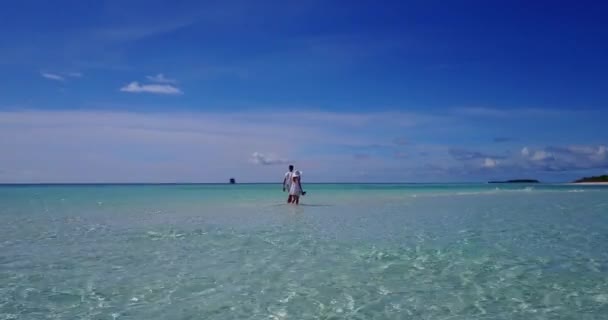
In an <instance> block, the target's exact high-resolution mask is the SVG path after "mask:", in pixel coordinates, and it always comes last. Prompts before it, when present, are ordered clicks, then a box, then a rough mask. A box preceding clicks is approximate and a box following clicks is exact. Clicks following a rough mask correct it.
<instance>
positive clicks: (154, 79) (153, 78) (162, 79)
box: [146, 73, 177, 84]
mask: <svg viewBox="0 0 608 320" xmlns="http://www.w3.org/2000/svg"><path fill="white" fill-rule="evenodd" d="M146 79H148V80H149V81H152V82H157V83H172V84H175V83H177V80H175V79H170V78H167V77H165V75H164V74H162V73H159V74H157V75H155V76H146Z"/></svg>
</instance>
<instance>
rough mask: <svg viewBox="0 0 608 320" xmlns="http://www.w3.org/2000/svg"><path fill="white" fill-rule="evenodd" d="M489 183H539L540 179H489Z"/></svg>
mask: <svg viewBox="0 0 608 320" xmlns="http://www.w3.org/2000/svg"><path fill="white" fill-rule="evenodd" d="M489 183H540V181H538V180H534V179H515V180H506V181H490V182H489Z"/></svg>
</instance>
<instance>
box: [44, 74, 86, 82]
mask: <svg viewBox="0 0 608 320" xmlns="http://www.w3.org/2000/svg"><path fill="white" fill-rule="evenodd" d="M40 75H41V76H42V77H43V78H46V79H49V80H54V81H66V80H67V78H80V77H82V73H80V72H56V73H50V72H40Z"/></svg>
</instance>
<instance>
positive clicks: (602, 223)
mask: <svg viewBox="0 0 608 320" xmlns="http://www.w3.org/2000/svg"><path fill="white" fill-rule="evenodd" d="M305 189H307V191H308V192H309V194H308V195H306V196H305V197H304V198H303V205H301V206H299V207H295V206H289V205H286V204H283V201H284V200H285V199H284V198H285V197H286V194H284V193H281V190H280V186H277V185H233V186H230V185H127V186H125V185H123V186H113V185H102V186H83V185H80V186H0V319H147V320H148V319H606V317H608V316H607V315H608V250H607V249H606V248H608V188H606V187H594V186H571V185H561V186H560V185H534V186H530V185H481V184H480V185H464V184H463V185H305Z"/></svg>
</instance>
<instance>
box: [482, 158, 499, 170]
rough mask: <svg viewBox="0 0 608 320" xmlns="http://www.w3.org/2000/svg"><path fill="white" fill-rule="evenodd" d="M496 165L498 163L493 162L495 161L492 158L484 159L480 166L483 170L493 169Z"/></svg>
mask: <svg viewBox="0 0 608 320" xmlns="http://www.w3.org/2000/svg"><path fill="white" fill-rule="evenodd" d="M497 165H498V161H497V160H495V159H492V158H485V159H484V160H483V164H482V166H483V167H484V168H494V167H496V166H497Z"/></svg>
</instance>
